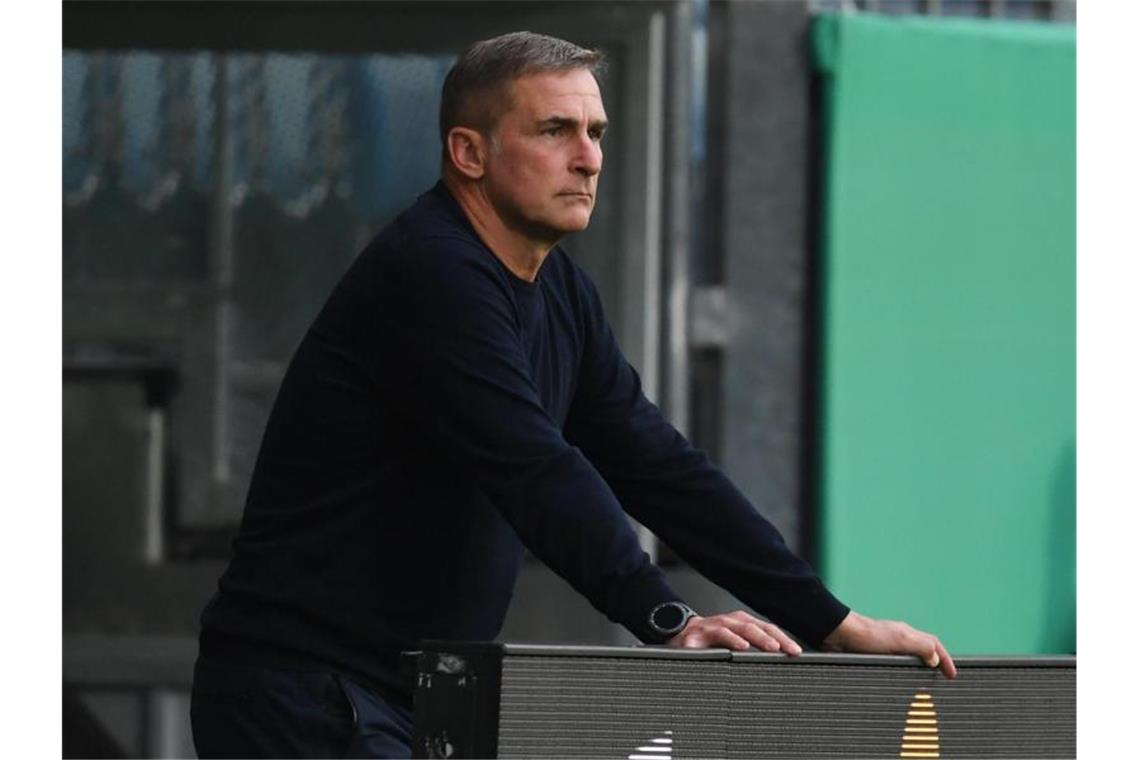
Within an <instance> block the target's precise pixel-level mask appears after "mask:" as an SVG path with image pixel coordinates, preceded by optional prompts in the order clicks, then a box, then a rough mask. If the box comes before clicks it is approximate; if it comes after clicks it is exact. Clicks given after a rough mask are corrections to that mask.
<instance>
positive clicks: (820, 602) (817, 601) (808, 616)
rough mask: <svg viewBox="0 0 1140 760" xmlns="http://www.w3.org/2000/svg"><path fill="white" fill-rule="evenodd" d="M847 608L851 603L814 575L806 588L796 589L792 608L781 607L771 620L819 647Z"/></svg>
mask: <svg viewBox="0 0 1140 760" xmlns="http://www.w3.org/2000/svg"><path fill="white" fill-rule="evenodd" d="M850 611H851V608H850V607H848V606H847V605H845V604H843V602H841V601H839V600H838V599H836V598H835V596H833V595H832V593H831V592H830V591H828V590H827V587H826V586H824V585H823V582H822V581H819V580H818V579H817V580H816V581H815V582H814V583H813V584H812V585H811V586H810V587H809V588H807V589H803V590H798V596H797V599H796V604H795V606H794V610H792V609H789V610H783V611H782V612H783V614H782V615H780V616H779V617H780V619H779V620H776V619H774V618H773V622H775V623H776V624H777V625H779V626H781V627H783V628H786V629H787V630H788V632H789V633H792V634H793V635H795V636H797V637H799V638H800V639H801V640H802V641H803V642H804V643H806V644H807V645H808V646H810V647H812V648H814V649H819V648H820V645H821V644H822V643H823V640H824V639H826V638H827V637H828V636H829V635H830V634H831V632H832V631H834V630H835V629H836V628H838V627H839V624H840V623H842V622H843V619H844V618H845V617H847V613H849V612H850Z"/></svg>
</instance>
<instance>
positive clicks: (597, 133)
mask: <svg viewBox="0 0 1140 760" xmlns="http://www.w3.org/2000/svg"><path fill="white" fill-rule="evenodd" d="M603 134H605V132H603V131H602V130H600V129H591V130H590V139H591V140H596V141H598V142H601V140H602V135H603Z"/></svg>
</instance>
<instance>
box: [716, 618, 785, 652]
mask: <svg viewBox="0 0 1140 760" xmlns="http://www.w3.org/2000/svg"><path fill="white" fill-rule="evenodd" d="M725 626H726V627H728V628H730V629H732V631H733V632H735V633H736V634H738V635H740V636H742V637H744V638H745V639H747V640H748V643H750V644H751V645H752V646H754V647H756V648H757V649H763V650H764V651H765V652H779V651H780V642H779V641H777V640H776V639H775V638H774V637H772V636H771V635H769V634H768V632H767V631H766V630H764V629H763V628H762V627H761V626H760V623H759V622H758V621H757V622H740V621H738V620H732V621H725Z"/></svg>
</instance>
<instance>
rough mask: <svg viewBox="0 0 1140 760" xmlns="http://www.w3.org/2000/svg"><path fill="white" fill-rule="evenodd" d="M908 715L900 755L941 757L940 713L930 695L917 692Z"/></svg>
mask: <svg viewBox="0 0 1140 760" xmlns="http://www.w3.org/2000/svg"><path fill="white" fill-rule="evenodd" d="M906 715H907V717H906V724H905V727H904V729H903V737H902V742H901V743H900V746H899V757H941V754H940V753H939V749H940V745H939V742H938V715H937V713H935V711H934V700H933V699H931V697H930V695H929V694H927V693H925V692H919V693H918V694H915V695H914V699H913V701H912V702H911V703H910V709H909V710H907V714H906Z"/></svg>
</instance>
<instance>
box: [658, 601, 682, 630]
mask: <svg viewBox="0 0 1140 760" xmlns="http://www.w3.org/2000/svg"><path fill="white" fill-rule="evenodd" d="M684 622H685V610H684V608H683V607H681V605H679V604H663V605H661V606H660V607H658V608H657V609H656V610H655V611H654V612H653V623H654V624H655V625H656V626H657V627H658V628H660V629H661V630H663V631H675V630H677V629H678V628H680V627H681V624H682V623H684Z"/></svg>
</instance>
